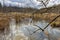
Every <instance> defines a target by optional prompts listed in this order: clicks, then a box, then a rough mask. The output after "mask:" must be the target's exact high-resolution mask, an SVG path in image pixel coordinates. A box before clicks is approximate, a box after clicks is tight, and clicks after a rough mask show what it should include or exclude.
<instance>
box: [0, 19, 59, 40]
mask: <svg viewBox="0 0 60 40" xmlns="http://www.w3.org/2000/svg"><path fill="white" fill-rule="evenodd" d="M47 24H48V22H46V21H44V20H42V21H37V22H31V19H28V20H27V19H26V20H22V23H19V24H17V25H16V22H15V20H14V19H12V21H11V22H10V33H9V34H8V35H5V34H3V36H2V35H0V36H1V37H0V40H60V29H59V28H52V27H51V26H50V25H49V26H48V27H47V28H46V29H45V30H44V31H42V30H39V31H37V32H35V33H33V32H34V31H35V30H37V29H39V28H38V27H37V26H39V27H40V28H42V29H43V28H44V27H45V26H46V25H47ZM35 25H37V26H35ZM31 34H32V35H31Z"/></svg>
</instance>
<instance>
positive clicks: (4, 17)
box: [0, 12, 60, 29]
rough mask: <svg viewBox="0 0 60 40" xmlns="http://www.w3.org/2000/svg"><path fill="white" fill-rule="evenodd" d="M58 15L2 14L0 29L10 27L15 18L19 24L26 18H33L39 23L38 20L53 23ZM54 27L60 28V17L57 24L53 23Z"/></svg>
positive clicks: (56, 21) (0, 16) (0, 14)
mask: <svg viewBox="0 0 60 40" xmlns="http://www.w3.org/2000/svg"><path fill="white" fill-rule="evenodd" d="M57 15H60V14H56V13H50V14H49V13H44V14H34V15H32V14H29V13H26V14H25V13H16V12H15V13H13V12H12V13H8V14H7V13H5V14H3V13H0V29H3V28H5V27H8V26H9V22H10V20H11V19H12V18H14V19H15V20H16V23H19V22H20V21H21V20H24V19H25V18H32V19H33V20H34V21H38V20H45V21H49V22H50V21H51V20H53V19H54V18H55V17H56V16H57ZM51 25H52V26H53V27H54V25H55V26H57V27H58V26H59V27H60V17H59V18H58V19H57V20H55V22H53V23H52V24H51Z"/></svg>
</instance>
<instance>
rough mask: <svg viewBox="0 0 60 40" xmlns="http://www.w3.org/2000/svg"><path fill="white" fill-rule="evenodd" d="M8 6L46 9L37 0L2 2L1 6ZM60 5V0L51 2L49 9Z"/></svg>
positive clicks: (7, 0)
mask: <svg viewBox="0 0 60 40" xmlns="http://www.w3.org/2000/svg"><path fill="white" fill-rule="evenodd" d="M3 1H4V5H6V6H9V5H11V6H17V7H32V8H39V9H40V8H44V6H43V5H42V3H41V2H38V1H36V0H0V2H1V4H2V5H3ZM58 4H60V0H50V2H49V3H48V5H47V7H49V6H53V5H58Z"/></svg>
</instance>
